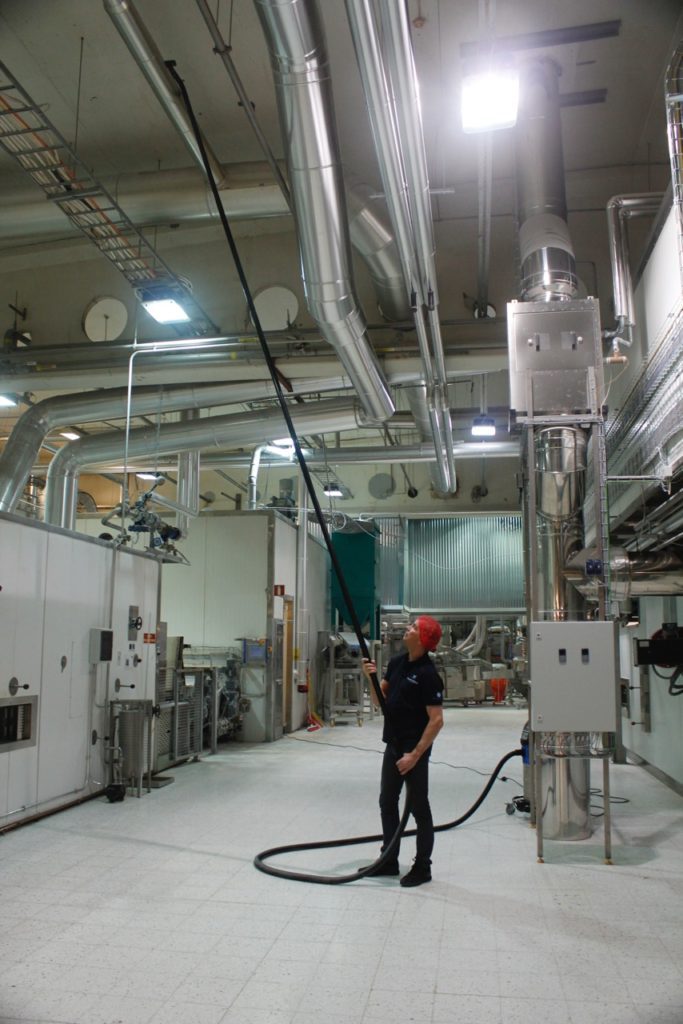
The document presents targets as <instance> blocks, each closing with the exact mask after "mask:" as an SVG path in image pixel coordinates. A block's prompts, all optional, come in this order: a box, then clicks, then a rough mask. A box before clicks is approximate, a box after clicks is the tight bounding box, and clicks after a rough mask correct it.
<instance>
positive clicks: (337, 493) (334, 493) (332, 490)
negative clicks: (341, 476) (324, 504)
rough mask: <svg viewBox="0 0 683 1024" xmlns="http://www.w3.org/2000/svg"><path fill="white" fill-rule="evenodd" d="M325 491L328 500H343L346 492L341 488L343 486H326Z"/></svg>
mask: <svg viewBox="0 0 683 1024" xmlns="http://www.w3.org/2000/svg"><path fill="white" fill-rule="evenodd" d="M323 491H324V492H325V494H326V495H327V497H328V498H343V497H344V492H343V490H342V488H341V484H325V485H324V487H323Z"/></svg>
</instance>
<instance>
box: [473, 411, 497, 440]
mask: <svg viewBox="0 0 683 1024" xmlns="http://www.w3.org/2000/svg"><path fill="white" fill-rule="evenodd" d="M495 436H496V421H495V420H494V419H493V417H492V416H484V415H482V416H475V417H474V420H473V421H472V437H495Z"/></svg>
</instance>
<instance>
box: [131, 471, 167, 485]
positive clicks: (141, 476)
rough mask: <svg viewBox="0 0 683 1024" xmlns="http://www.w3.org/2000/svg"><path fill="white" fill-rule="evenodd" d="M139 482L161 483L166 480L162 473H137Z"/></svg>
mask: <svg viewBox="0 0 683 1024" xmlns="http://www.w3.org/2000/svg"><path fill="white" fill-rule="evenodd" d="M135 475H136V477H137V478H138V480H158V481H159V482H160V483H161V481H162V480H163V479H164V478H163V476H162V475H161V473H136V474H135Z"/></svg>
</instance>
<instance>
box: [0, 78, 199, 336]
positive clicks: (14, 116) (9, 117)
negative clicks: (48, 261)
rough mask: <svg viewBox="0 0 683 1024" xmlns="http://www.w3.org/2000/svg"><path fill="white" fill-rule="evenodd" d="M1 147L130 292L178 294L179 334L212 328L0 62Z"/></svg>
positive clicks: (172, 274)
mask: <svg viewBox="0 0 683 1024" xmlns="http://www.w3.org/2000/svg"><path fill="white" fill-rule="evenodd" d="M0 146H1V147H2V149H4V151H5V152H6V153H7V154H8V155H9V156H11V157H12V158H13V159H14V160H15V161H16V162H17V163H18V164H19V166H20V167H21V168H22V170H24V171H25V172H26V173H27V174H28V175H29V177H30V178H31V179H32V181H33V182H34V183H35V184H36V185H38V186H39V187H40V188H41V189H42V190H43V192H44V194H45V196H46V198H47V199H48V200H49V201H50V202H51V203H54V205H55V206H57V207H58V208H59V209H60V210H61V211H62V213H63V214H64V215H65V216H66V217H67V218H68V219H69V221H70V222H71V224H73V226H74V227H75V228H77V229H78V230H79V231H80V232H81V233H82V234H83V235H85V236H86V238H88V239H89V241H91V242H92V243H93V244H94V245H95V246H96V247H97V248H98V249H99V251H100V252H101V253H102V255H103V256H106V258H107V259H108V260H109V261H110V262H111V263H113V264H114V266H115V267H116V269H117V270H118V271H119V272H120V273H121V274H123V276H124V277H125V278H126V280H127V281H128V283H129V284H130V285H132V286H133V288H135V289H139V288H141V287H143V288H144V287H145V286H147V287H150V286H151V287H153V288H161V287H168V288H170V289H172V291H173V292H174V293H175V294H177V295H178V297H179V301H181V302H182V305H183V308H184V309H185V310H186V311H187V312H188V315H189V316H190V321H189V323H187V324H183V325H182V332H183V333H186V332H188V331H189V332H190V333H192V334H195V335H198V336H201V335H205V334H208V333H214V334H215V333H218V328H217V326H216V325H215V324H214V323H213V322H212V321H211V320H210V318H209V317H208V316H207V315H206V313H204V311H203V310H202V309H201V308H200V306H199V305H198V304H197V303H196V302H195V300H194V298H193V296H192V294H191V292H190V291H189V289H188V288H187V286H186V285H185V283H184V282H183V281H182V280H181V279H180V278H179V277H178V276H177V275H176V274H175V273H174V272H173V271H172V270H171V268H170V267H169V266H168V265H167V264H166V263H165V262H164V260H163V259H162V258H161V256H159V254H158V253H157V252H156V251H155V250H154V249H153V248H152V246H151V245H150V244H149V242H147V240H146V239H145V237H144V236H143V235H142V234H141V233H140V232H139V231H138V229H137V228H136V227H135V225H134V224H133V223H132V222H131V221H130V220H129V218H128V217H127V216H126V214H125V213H124V211H123V210H122V209H121V207H120V206H119V205H118V203H117V202H116V200H115V199H114V197H113V196H112V195H111V193H109V192H108V191H107V189H106V188H104V186H103V185H101V184H100V183H99V182H98V181H97V180H96V179H95V178H94V177H93V176H92V174H91V173H90V171H89V170H88V168H87V167H86V166H85V164H84V163H83V162H82V161H81V160H80V159H79V157H78V156H77V155H76V153H75V152H74V151H73V149H72V148H71V147H70V146H69V144H68V143H67V142H66V140H65V139H64V138H63V136H62V135H61V134H60V133H59V132H58V131H57V129H56V128H55V127H54V125H53V124H52V123H51V122H50V121H49V120H48V118H47V117H46V116H45V114H44V112H43V110H42V109H41V107H40V106H39V104H37V103H35V102H34V100H33V99H31V97H30V96H29V95H28V93H27V92H26V91H25V90H24V89H23V88H22V86H21V85H20V84H19V82H17V80H16V79H15V78H14V76H13V75H12V74H11V72H10V71H9V69H8V68H7V66H6V65H5V64H3V63H2V62H0Z"/></svg>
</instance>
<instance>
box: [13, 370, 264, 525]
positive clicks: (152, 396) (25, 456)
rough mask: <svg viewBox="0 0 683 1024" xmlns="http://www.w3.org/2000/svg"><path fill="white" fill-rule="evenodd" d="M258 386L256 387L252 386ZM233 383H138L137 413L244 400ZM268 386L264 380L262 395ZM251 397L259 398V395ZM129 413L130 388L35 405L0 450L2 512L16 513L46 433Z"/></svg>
mask: <svg viewBox="0 0 683 1024" xmlns="http://www.w3.org/2000/svg"><path fill="white" fill-rule="evenodd" d="M252 387H253V386H252ZM232 389H234V385H229V384H206V385H202V384H199V385H194V386H188V387H177V388H171V389H167V390H164V389H163V388H159V387H144V388H138V389H137V390H136V391H135V393H134V395H133V397H132V400H131V405H130V412H131V414H132V415H133V416H145V415H147V416H149V415H155V414H157V415H160V414H161V413H168V412H170V411H172V410H180V409H197V410H198V409H202V408H206V407H210V406H214V405H224V404H225V403H227V402H230V401H239V400H240V399H239V398H237V399H234V398H233V397H232V396H233V395H234V394H235V392H234V390H232ZM262 392H263V385H262V384H261V385H259V394H260V393H262ZM252 397H256V396H255V395H254V396H252ZM127 412H128V389H127V388H118V389H113V390H111V391H92V392H88V393H87V394H84V395H56V396H54V397H53V398H46V399H44V400H43V401H42V402H37V403H36V404H35V405H33V406H31V408H30V409H28V410H27V411H26V412H25V413H24V414H23V415H22V416H21V417H20V418H19V419H18V420H17V422H16V424H15V426H14V430H13V431H12V433H11V434H10V436H9V439H8V441H7V443H6V445H5V447H4V449H3V452H2V454H1V455H0V512H13V511H14V509H15V508H16V505H17V502H18V501H19V499H20V497H21V494H22V491H23V489H24V485H25V483H26V480H27V479H28V476H29V474H30V473H31V470H32V468H33V465H34V463H35V461H36V459H37V456H38V452H39V451H40V448H41V446H42V444H43V441H44V440H45V438H46V437H47V435H48V434H49V433H50V432H51V431H53V430H56V429H57V428H58V427H63V426H67V425H73V424H76V423H88V422H92V421H94V420H106V419H119V418H123V417H124V416H126V414H127Z"/></svg>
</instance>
